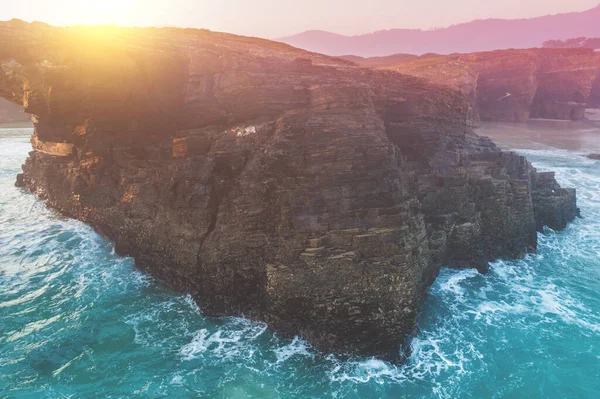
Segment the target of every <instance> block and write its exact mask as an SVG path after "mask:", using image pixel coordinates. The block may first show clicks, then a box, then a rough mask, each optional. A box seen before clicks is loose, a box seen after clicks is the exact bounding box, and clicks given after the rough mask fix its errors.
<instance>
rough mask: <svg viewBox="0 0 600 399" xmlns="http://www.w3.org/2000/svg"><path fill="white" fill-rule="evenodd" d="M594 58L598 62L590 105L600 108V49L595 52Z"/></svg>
mask: <svg viewBox="0 0 600 399" xmlns="http://www.w3.org/2000/svg"><path fill="white" fill-rule="evenodd" d="M594 58H595V62H596V78H595V79H594V83H593V85H592V91H591V93H590V99H589V101H588V105H589V107H591V108H600V51H596V52H595V53H594Z"/></svg>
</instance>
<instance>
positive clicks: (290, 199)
mask: <svg viewBox="0 0 600 399" xmlns="http://www.w3.org/2000/svg"><path fill="white" fill-rule="evenodd" d="M0 65H1V72H0V96H1V97H4V98H6V99H8V100H10V101H12V102H14V103H17V104H21V105H23V106H24V108H25V111H26V112H27V113H29V114H31V115H32V118H33V121H34V125H35V131H34V135H33V137H32V146H33V151H32V152H31V153H30V155H29V157H28V158H27V160H26V162H25V165H24V166H23V173H22V174H21V175H19V178H18V181H17V183H18V184H19V185H20V186H22V187H25V188H27V189H29V190H31V191H32V192H33V193H34V194H35V195H37V196H39V197H40V198H43V199H45V200H46V201H47V204H48V205H49V206H51V207H52V208H54V209H57V210H58V211H60V212H62V213H63V214H65V215H68V216H70V217H73V218H76V219H79V220H82V221H84V222H86V223H88V224H89V225H91V226H93V227H94V228H96V229H97V230H98V231H100V232H101V233H103V234H104V235H105V236H106V237H108V238H110V239H111V240H113V241H114V243H115V246H116V250H117V251H118V252H119V253H121V254H125V255H130V256H132V257H133V258H134V259H135V261H136V265H137V266H138V267H139V268H141V269H142V270H145V271H147V272H148V273H150V274H151V275H153V276H155V277H157V278H158V279H160V280H162V281H163V282H164V283H166V284H168V285H169V286H171V287H173V288H175V289H177V290H180V291H184V292H188V293H190V294H191V295H192V296H193V298H194V299H195V300H196V301H197V303H198V304H199V306H200V308H201V309H202V311H203V312H204V313H206V314H207V315H213V316H221V315H245V316H247V317H249V318H252V319H257V320H263V321H265V322H266V323H267V324H268V325H269V326H270V327H271V328H273V329H274V330H276V331H278V332H280V333H281V334H283V335H286V336H292V335H300V336H302V337H304V338H306V339H307V340H309V341H310V342H311V343H313V344H314V345H315V346H316V347H318V348H320V349H322V350H324V351H333V352H339V353H351V354H364V355H375V356H381V357H385V358H392V359H398V358H399V357H401V351H400V350H399V348H401V347H402V346H403V345H404V346H405V344H406V343H407V342H408V339H409V338H410V337H411V335H412V334H413V333H414V331H415V326H416V317H417V314H418V312H419V310H420V307H421V305H422V303H423V300H424V297H425V295H426V290H427V288H428V287H429V286H430V285H431V284H432V282H433V281H434V280H435V278H436V276H437V275H438V273H439V272H440V268H441V267H442V266H453V267H459V268H462V267H476V268H478V269H480V270H482V271H485V270H486V268H487V267H488V262H490V261H492V260H495V259H498V258H518V257H522V256H524V255H525V254H527V253H529V252H533V251H535V250H536V244H537V235H536V232H537V231H538V230H541V229H542V228H543V226H549V227H551V228H552V229H562V228H564V227H565V226H566V225H567V223H568V222H569V221H571V220H573V219H574V218H575V217H576V216H577V215H578V212H579V210H578V208H577V205H576V195H575V190H573V189H568V188H561V187H560V186H559V185H558V183H557V182H556V180H555V179H554V174H553V173H550V172H546V173H538V172H537V171H536V170H535V169H534V168H533V167H532V166H531V165H530V164H529V163H528V162H527V160H526V159H525V158H524V157H522V156H520V155H517V154H515V153H511V152H504V151H501V150H500V149H499V148H498V147H496V145H494V143H493V142H492V141H491V140H489V139H487V138H485V137H480V136H478V135H476V134H475V133H474V132H473V131H472V126H473V120H474V117H475V115H476V109H475V104H474V103H473V102H472V99H470V98H469V97H468V96H467V95H466V94H465V93H464V92H462V91H460V90H456V89H455V88H453V87H448V86H445V85H440V84H436V83H431V82H427V81H426V80H424V79H421V78H418V77H413V76H407V75H403V74H400V73H398V72H396V71H390V70H374V69H368V68H360V67H358V66H356V65H355V64H354V63H353V62H350V61H347V60H342V59H339V58H332V57H328V56H324V55H320V54H315V53H310V52H307V51H304V50H299V49H296V48H293V47H291V46H289V45H286V44H282V43H277V42H272V41H268V40H262V39H256V38H248V37H242V36H235V35H230V34H225V33H214V32H210V31H206V30H194V29H172V28H163V29H157V28H144V29H141V28H108V27H105V28H86V27H73V28H57V27H52V26H49V25H45V24H42V23H32V24H29V23H25V22H22V21H18V20H12V21H8V22H1V23H0Z"/></svg>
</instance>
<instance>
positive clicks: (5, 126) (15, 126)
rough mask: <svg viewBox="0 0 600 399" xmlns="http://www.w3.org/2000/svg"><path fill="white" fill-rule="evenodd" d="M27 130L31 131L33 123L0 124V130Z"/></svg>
mask: <svg viewBox="0 0 600 399" xmlns="http://www.w3.org/2000/svg"><path fill="white" fill-rule="evenodd" d="M27 128H30V129H33V123H32V122H31V121H22V122H5V123H0V129H27Z"/></svg>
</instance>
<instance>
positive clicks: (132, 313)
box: [0, 129, 600, 398]
mask: <svg viewBox="0 0 600 399" xmlns="http://www.w3.org/2000/svg"><path fill="white" fill-rule="evenodd" d="M30 133H31V130H29V129H16V130H0V398H5V397H6V398H39V397H48V398H65V397H74V398H75V397H102V398H104V397H132V396H135V397H144V398H156V397H174V398H188V397H202V398H373V397H382V398H400V397H419V398H458V397H460V398H463V397H473V398H487V397H490V398H522V397H529V398H538V397H545V398H566V397H569V398H595V397H598V392H600V315H599V313H598V309H600V162H594V161H591V160H588V159H585V158H584V157H582V156H580V155H578V154H576V153H573V152H569V151H567V150H559V149H555V148H552V147H548V146H545V147H543V149H533V150H532V149H528V150H524V151H522V152H523V153H524V154H526V155H527V156H528V157H529V159H530V160H531V161H532V162H533V163H534V164H535V165H536V166H537V167H538V168H540V169H552V170H555V171H556V172H557V177H558V180H559V182H561V183H562V184H563V185H565V186H571V187H576V188H577V189H578V192H579V201H580V206H581V208H582V212H583V215H584V216H585V219H580V220H577V221H576V222H575V223H573V224H572V225H571V226H570V227H569V228H568V229H567V230H566V231H563V232H559V233H556V232H553V231H549V230H548V231H546V232H545V233H544V234H541V235H540V245H539V254H538V255H531V256H528V257H527V258H526V259H524V260H521V261H511V262H497V263H495V264H494V265H493V267H492V269H491V272H490V273H489V274H487V275H480V274H478V273H477V272H475V271H474V270H463V271H454V270H448V269H444V270H443V271H442V273H441V275H440V277H439V278H438V279H437V281H436V282H435V284H434V285H433V287H432V288H431V289H430V293H429V296H428V299H427V302H426V304H425V307H424V309H423V311H422V313H421V317H420V320H419V326H420V332H419V334H418V336H417V337H416V338H415V339H414V341H413V342H412V346H413V354H412V356H411V357H410V359H409V360H408V362H407V363H406V364H405V365H402V366H394V365H391V364H389V363H385V362H382V361H379V360H375V359H364V358H353V359H340V358H337V357H335V356H323V355H320V354H318V353H316V352H315V351H313V350H312V349H311V348H310V346H309V345H308V344H307V343H305V342H304V341H302V340H299V339H294V340H285V339H280V338H278V337H277V336H275V335H274V334H272V333H271V332H270V331H269V330H267V329H266V327H265V326H264V325H262V324H259V323H251V322H249V321H246V320H243V319H239V318H227V319H219V320H214V319H207V318H205V317H203V316H202V313H201V311H200V310H199V309H198V308H197V307H196V306H195V305H194V304H193V302H192V301H191V299H190V298H189V297H188V296H185V295H181V294H178V293H175V292H173V291H170V290H169V289H167V288H165V287H164V286H162V285H161V284H160V283H158V282H156V281H154V280H153V279H152V278H150V277H147V276H145V275H144V274H142V273H140V272H138V271H137V270H136V269H135V268H134V265H133V261H132V260H131V259H129V258H122V257H119V256H117V255H116V254H115V253H114V250H113V247H112V245H111V244H110V242H108V241H106V240H105V239H103V238H101V237H100V236H98V235H97V234H96V233H95V232H94V231H93V230H92V229H90V228H89V227H87V226H85V225H84V224H83V223H80V222H77V221H74V220H69V219H66V218H63V217H61V216H59V215H57V214H56V213H55V212H53V211H51V210H49V209H47V208H46V207H45V206H44V204H43V203H42V202H40V201H38V200H36V199H35V198H34V197H33V196H32V195H30V194H28V193H26V192H24V191H23V190H21V189H17V188H15V187H14V181H15V177H16V174H17V173H18V172H19V170H20V165H21V163H22V162H23V160H24V159H25V157H26V155H27V152H28V151H29V150H30V145H29V135H30Z"/></svg>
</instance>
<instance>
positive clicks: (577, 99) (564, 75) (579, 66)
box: [355, 49, 598, 122]
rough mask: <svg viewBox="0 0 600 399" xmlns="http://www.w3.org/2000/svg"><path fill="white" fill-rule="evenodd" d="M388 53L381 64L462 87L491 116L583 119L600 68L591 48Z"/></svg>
mask: <svg viewBox="0 0 600 399" xmlns="http://www.w3.org/2000/svg"><path fill="white" fill-rule="evenodd" d="M382 58H385V57H380V58H378V59H377V60H378V65H379V68H380V69H391V70H395V71H397V72H401V73H406V74H410V75H414V76H419V77H423V78H425V79H428V80H431V81H433V82H436V83H440V84H444V85H447V86H451V87H455V88H458V89H461V90H462V91H463V92H465V93H466V94H468V95H469V97H470V98H472V99H473V100H474V102H475V104H476V106H477V110H478V112H479V117H480V118H481V120H485V121H503V122H524V121H526V120H527V119H529V118H545V119H560V120H579V119H583V118H584V117H585V107H586V103H588V102H593V95H592V86H593V84H594V80H595V78H596V75H597V72H598V66H597V64H596V63H595V61H594V52H593V50H591V49H529V50H500V51H492V52H484V53H473V54H455V55H450V56H437V57H428V58H420V59H418V60H408V61H405V62H402V63H398V62H396V61H395V60H394V59H393V58H391V57H390V58H389V62H388V63H387V64H386V63H385V60H383V59H382ZM367 61H368V59H366V60H365V61H360V62H359V63H360V64H361V65H365V66H366V65H367V64H366V62H367ZM355 62H356V61H355Z"/></svg>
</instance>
